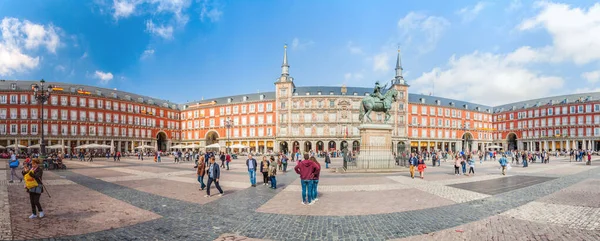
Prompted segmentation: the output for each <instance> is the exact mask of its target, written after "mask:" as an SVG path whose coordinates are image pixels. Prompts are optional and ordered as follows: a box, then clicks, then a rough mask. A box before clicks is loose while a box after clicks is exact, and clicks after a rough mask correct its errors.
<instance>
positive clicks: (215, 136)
mask: <svg viewBox="0 0 600 241" xmlns="http://www.w3.org/2000/svg"><path fill="white" fill-rule="evenodd" d="M217 142H219V133H217V132H216V131H209V132H208V133H206V145H207V146H208V145H212V144H215V143H217Z"/></svg>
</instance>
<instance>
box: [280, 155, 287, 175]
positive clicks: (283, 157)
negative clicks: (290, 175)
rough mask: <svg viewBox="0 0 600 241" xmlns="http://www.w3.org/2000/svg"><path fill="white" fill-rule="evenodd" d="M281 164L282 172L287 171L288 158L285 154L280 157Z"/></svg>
mask: <svg viewBox="0 0 600 241" xmlns="http://www.w3.org/2000/svg"><path fill="white" fill-rule="evenodd" d="M281 165H283V172H287V165H288V158H287V156H286V155H285V154H284V155H282V157H281Z"/></svg>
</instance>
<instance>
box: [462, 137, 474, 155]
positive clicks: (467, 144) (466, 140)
mask: <svg viewBox="0 0 600 241" xmlns="http://www.w3.org/2000/svg"><path fill="white" fill-rule="evenodd" d="M472 146H473V135H472V134H471V133H470V132H465V134H463V136H462V149H463V151H464V152H471V150H472Z"/></svg>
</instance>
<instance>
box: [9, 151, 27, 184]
mask: <svg viewBox="0 0 600 241" xmlns="http://www.w3.org/2000/svg"><path fill="white" fill-rule="evenodd" d="M23 166H25V165H23ZM8 167H10V181H9V183H13V182H14V180H15V177H16V178H17V179H19V182H23V178H20V177H19V176H17V168H19V160H18V159H17V155H15V153H13V152H12V151H11V152H10V162H9V163H8Z"/></svg>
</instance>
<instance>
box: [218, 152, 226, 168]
mask: <svg viewBox="0 0 600 241" xmlns="http://www.w3.org/2000/svg"><path fill="white" fill-rule="evenodd" d="M219 160H221V167H222V168H225V153H223V152H221V154H220V155H219Z"/></svg>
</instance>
